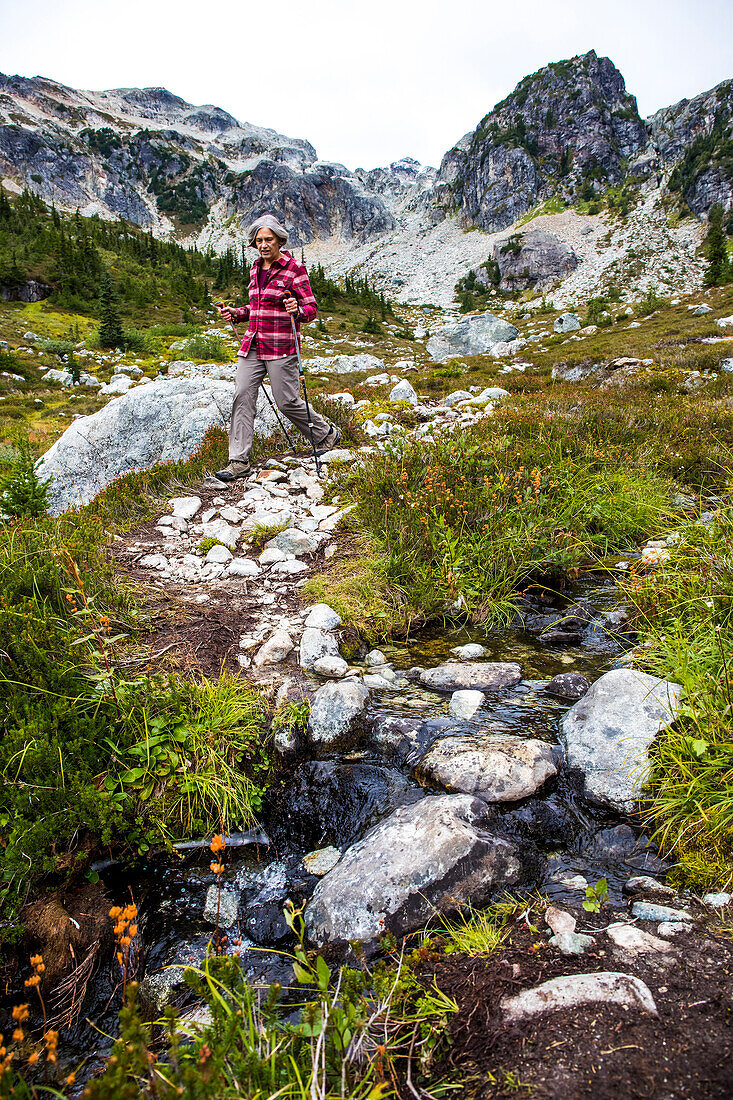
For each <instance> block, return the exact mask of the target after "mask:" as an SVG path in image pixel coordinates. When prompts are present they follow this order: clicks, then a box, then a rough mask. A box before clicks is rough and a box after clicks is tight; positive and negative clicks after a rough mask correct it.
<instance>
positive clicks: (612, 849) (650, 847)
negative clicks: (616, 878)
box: [581, 825, 669, 874]
mask: <svg viewBox="0 0 733 1100" xmlns="http://www.w3.org/2000/svg"><path fill="white" fill-rule="evenodd" d="M581 852H582V854H583V855H585V856H587V857H589V858H590V859H600V860H614V861H617V862H623V863H625V864H627V865H628V866H629V867H631V868H633V869H634V870H635V871H640V872H641V871H643V872H648V873H651V874H659V873H660V872H661V871H664V870H666V869H667V867H668V866H669V864H668V862H667V861H666V860H664V859H662V858H661V857H660V856H659V852H658V849H657V848H656V846H655V845H654V844H652V842H651V841H650V840H649V838H648V837H646V836H644V835H642V836H638V835H637V834H636V833H635V832H634V830H633V829H632V828H631V826H630V825H615V826H612V827H610V828H607V829H600V830H599V831H598V832H597V833H595V834H593V835H592V836H589V837H588V838H586V840H585V841H584V843H583V844H582V845H581Z"/></svg>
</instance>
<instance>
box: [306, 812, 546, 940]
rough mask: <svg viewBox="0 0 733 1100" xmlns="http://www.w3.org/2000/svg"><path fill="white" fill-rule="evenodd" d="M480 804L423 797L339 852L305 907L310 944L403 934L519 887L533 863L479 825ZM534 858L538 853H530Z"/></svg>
mask: <svg viewBox="0 0 733 1100" xmlns="http://www.w3.org/2000/svg"><path fill="white" fill-rule="evenodd" d="M489 817H490V811H489V810H488V807H487V806H486V803H484V802H482V801H481V800H480V799H477V798H472V797H471V796H470V795H465V794H448V795H434V796H429V797H428V798H425V799H423V800H422V802H419V803H417V805H413V806H402V807H400V809H398V810H395V812H394V813H393V814H392V815H391V816H390V817H388V818H387V819H386V820H384V821H382V822H380V824H379V825H377V826H375V827H374V828H373V829H371V830H370V831H369V832H368V833H367V834H366V836H365V837H363V839H362V840H360V841H359V842H358V843H356V844H354V845H353V846H352V847H351V848H349V849H348V851H346V852H344V854H343V855H342V857H341V860H340V861H339V863H337V865H336V866H335V867H334V869H333V871H330V872H329V874H327V875H326V876H325V878H323V879H321V881H320V883H319V884H318V886H317V887H316V889H315V891H314V893H313V897H312V898H311V900H310V902H309V904H308V906H307V909H306V927H307V930H308V936H309V938H310V940H311V941H312V942H313V943H315V944H323V943H327V942H329V941H336V942H345V941H348V940H353V939H356V940H361V941H364V942H371V941H373V940H374V939H375V938H376V937H377V936H379V935H380V934H381V933H382V932H383V931H385V930H389V931H391V932H393V933H394V934H395V935H404V934H405V933H407V932H409V931H412V930H413V929H415V928H419V927H420V926H421V925H423V924H424V923H425V922H426V921H427V920H428V919H429V918H430V917H432V916H434V914H435V913H436V911H437V912H445V911H449V910H450V909H453V908H455V907H456V906H459V905H462V904H464V903H468V902H471V903H472V904H474V905H482V904H485V903H486V902H487V901H488V900H489V899H490V898H491V897H492V896H493V894H495V893H496V892H499V891H503V890H505V889H508V888H510V887H514V886H518V885H519V884H520V883H521V882H522V881H523V880H525V879H526V878H527V877H528V876H529V875H532V874H534V873H535V872H536V866H535V863H534V861H533V859H532V856H531V854H530V853H529V852H525V851H524V850H523V848H522V846H521V845H520V844H518V843H517V842H514V841H511V840H508V839H506V838H505V837H500V836H497V835H495V834H494V833H491V832H489V831H488V830H487V829H485V828H484V826H485V825H486V824H488V819H489ZM535 859H536V853H535Z"/></svg>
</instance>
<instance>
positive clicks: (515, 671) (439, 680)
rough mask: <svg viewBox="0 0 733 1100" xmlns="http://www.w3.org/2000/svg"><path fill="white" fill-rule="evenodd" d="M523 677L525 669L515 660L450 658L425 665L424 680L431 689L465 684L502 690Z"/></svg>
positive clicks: (448, 689) (458, 687) (456, 688)
mask: <svg viewBox="0 0 733 1100" xmlns="http://www.w3.org/2000/svg"><path fill="white" fill-rule="evenodd" d="M521 679H522V669H521V668H520V666H519V665H518V664H516V663H515V662H514V661H501V662H500V661H482V662H480V663H476V664H474V663H469V662H466V663H465V664H458V663H457V662H449V663H447V664H444V665H438V666H437V667H436V668H427V669H423V671H422V672H421V673H420V683H421V684H422V685H423V687H426V688H430V690H431V691H446V692H454V691H461V690H462V689H463V688H470V689H475V690H476V691H502V690H504V689H506V688H510V687H514V685H515V684H518V683H519V681H520V680H521Z"/></svg>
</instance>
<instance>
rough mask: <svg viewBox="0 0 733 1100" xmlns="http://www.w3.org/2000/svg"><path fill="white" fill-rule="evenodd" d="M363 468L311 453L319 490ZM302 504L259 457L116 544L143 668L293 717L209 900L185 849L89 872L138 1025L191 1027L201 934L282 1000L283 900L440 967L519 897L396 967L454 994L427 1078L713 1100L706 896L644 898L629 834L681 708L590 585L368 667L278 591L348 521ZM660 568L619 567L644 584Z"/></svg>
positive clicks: (301, 494)
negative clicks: (255, 699)
mask: <svg viewBox="0 0 733 1100" xmlns="http://www.w3.org/2000/svg"><path fill="white" fill-rule="evenodd" d="M457 395H459V396H457V400H455V401H454V402H451V401H450V397H449V398H448V399H447V400H446V402H445V404H443V405H440V406H434V407H432V408H429V407H428V406H419V407H420V408H423V409H424V413H425V417H424V421H423V425H419V426H418V428H417V430H418V431H421V430H424V424H425V423H430V424H440V425H441V426H447V425H450V424H455V423H459V422H470V420H471V419H473V418H475V417H478V416H483V415H489V414H490V406H487V404H486V401H484V404H483V407H476V406H475V405H474V406H473V407H472V406H470V405H467V404H466V405H462V404H461V401H463V402H467V401H468V400H472V398H471V395H470V394H465V395H464V394H461V391H457ZM451 396H453V395H451ZM497 396H498V395H497ZM454 405H455V406H458V407H455V408H454V407H453V406H454ZM385 423H387V425H388V427H387V429H386V431H387V433H388V434H389V432H390V431H391V425H389V421H386V422H385V421H382V422H381V423H380V425H379V426H377V425H375V428H377V430H378V432H379V431H380V428H381V425H383V424H385ZM381 430H384V429H381ZM380 434H381V432H380ZM374 445H375V446H380V445H384V439H383V438H382V439H380V438H379V435H378V436H377V438H376V439H375V441H374ZM372 449H373V447H372V446H371V445H370V446H368V447H363V448H353V449H341V450H338V451H333V452H331V453H330V454H329V455H327V456H325V460H324V471H325V472H326V473H327V470H328V466H329V464H330V463H331V462H337V463H353V462H358V461H360V458H361V456H362V454H363V453H364V452H366V453H367V454H368V453H369V452H370V451H371V450H372ZM324 495H325V494H324V483H323V481H321V480H319V479H318V478H317V477H316V472H315V468H314V463H313V460H312V459H309V458H300V457H297V456H292V455H285V456H282V457H281V458H278V459H273V460H270V461H268V462H266V463H265V464H263V466H262V468H261V469H259V470H258V471H256V472H255V473H253V475H252V476H251V477H250V478H249V479H247V480H246V481H240V482H235V483H233V484H230V485H224V484H223V483H221V482H218V481H217V480H216V479H215V478H209V479H207V481H205V482H204V483H203V484H202V485H201V486H200V488H198V489H197V490H196V491H195V492H191V491H190V490H189V491H188V494H187V495H180V496H177V497H172V498H171V499H170V500H169V502H168V504H169V507H168V509H167V510H166V511H165V512H163V513H162V514H161V515H159V516H158V517H157V518H156V519H154V520H151V521H149V522H148V523H146V524H144V525H142V526H141V527H139V528H137V529H135V530H133V531H131V532H129V533H128V534H127V535H126V536H125V537H124V538H120V539H118V541H117V542H116V544H115V548H114V554H115V558H116V561H117V563H118V568H119V569H120V571H121V573H124V574H126V575H128V576H130V577H132V578H133V579H134V580H135V581H136V582H138V583H139V582H143V583H144V584H145V585H146V586H147V590H148V592H149V594H150V608H151V610H153V611H154V613H155V615H156V619H157V625H156V627H155V629H154V632H153V633H152V634H151V636H150V637H149V638H148V639H147V640H146V644H147V645H148V646H149V657H148V658H146V660H147V661H148V662H149V667H156V666H157V667H165V662H166V661H168V660H172V661H174V662H175V664H177V665H179V666H181V665H183V666H184V667H187V668H188V669H192V670H198V671H200V672H203V673H204V674H205V675H208V676H212V677H216V676H217V675H219V674H220V673H221V671H222V670H224V669H228V670H230V671H237V670H241V671H242V672H243V673H244V675H245V676H247V677H248V678H251V679H252V680H253V681H254V682H256V683H257V684H258V685H259V687H260V688H261V689H262V690H263V691H264V692H265V693H266V694H267V695H268V697H269V698H270V699H271V700H272V701H273V705H275V706H278V705H281V704H283V703H285V702H293V701H295V702H299V701H302V700H304V699H308V700H309V702H310V714H309V718H308V722H307V727H306V728H305V730H304V731H303V730H302V729H301V730H298V729H297V728H296V727H293V728H290V727H287V726H285V727H281V728H280V729H278V730H277V732H276V733H275V739H274V745H275V750H276V752H277V753H278V755H279V756H280V758H281V761H282V767H283V773H282V780H281V782H280V783H279V784H278V785H277V787H276V788H275V789H273V790H272V791H271V792H270V794H269V795H268V797H267V799H266V804H265V805H264V807H263V812H262V815H261V824H262V827H263V829H264V832H263V831H256V832H254V833H252V834H243V835H242V836H238V837H233V838H232V839H231V847H230V849H229V852H228V856H229V861H228V865H227V871H226V873H225V875H224V876H223V879H222V884H221V893H219V891H218V889H217V885H216V879H215V876H214V875H213V874H212V873H211V872H210V871H209V869H208V863H209V858H208V850H207V849H205V848H204V849H202V850H197V849H193V850H192V851H191V852H188V853H186V855H185V858H184V859H183V860H182V861H181V860H180V859H179V860H171V859H170V858H169V857H164V856H159V857H157V858H156V859H154V860H152V861H150V862H149V863H148V864H147V866H146V867H145V868H144V869H140V868H123V867H119V866H112V867H111V868H105V869H104V870H103V877H104V881H105V885H106V887H107V890H108V891H109V892H110V894H111V895H113V896H118V895H119V896H123V895H124V896H126V895H127V894H128V893H129V892H130V891H131V892H132V894H133V896H135V897H136V898H137V899H139V903H140V905H141V910H142V913H143V919H142V921H141V929H142V944H141V953H140V958H139V976H140V977H141V978H142V979H143V981H142V987H141V994H142V998H143V1003H144V1004H145V1005H146V1006H147V1010H148V1011H149V1012H151V1013H154V1014H160V1013H161V1012H162V1011H163V1009H164V1007H165V1005H166V1004H168V1003H174V1004H178V1005H181V1006H182V1007H183V1010H184V1015H185V1017H186V1019H187V1020H188V1021H189V1022H191V1021H193V1022H194V1023H195V1021H196V1020H197V1019H200V1018H201V1016H200V1009H198V1008H197V1007H196V1004H195V1003H192V1002H191V999H190V991H188V990H187V988H186V986H185V985H184V983H183V981H182V974H183V969H184V967H185V966H186V965H198V964H200V963H201V962H202V960H203V959H204V957H205V954H206V950H207V944H208V943H209V941H210V940H211V937H212V934H213V932H214V929H215V927H219V928H220V929H221V930H222V931H223V934H224V935H225V937H227V938H228V942H229V943H230V944H234V945H235V947H234V949H235V950H236V951H237V953H238V955H239V959H240V965H241V966H242V968H243V970H244V972H245V974H246V975H247V977H248V979H249V980H250V981H252V982H254V983H255V984H267V983H269V982H272V981H280V982H282V983H283V984H284V985H288V984H290V983H291V982H292V980H293V974H292V966H291V962H290V960H289V959H288V957H287V955H283V954H282V952H283V951H285V952H287V951H288V950H289V949H290V945H291V944H292V934H291V932H290V930H289V928H288V926H287V924H286V922H285V920H284V917H283V906H284V903H285V901H286V900H287V899H288V898H289V899H291V900H292V901H293V902H294V903H295V904H296V905H303V906H304V907H305V921H306V928H307V933H308V939H309V942H310V944H311V945H312V946H314V947H318V948H319V949H320V950H321V951H322V952H324V953H325V955H326V957H327V958H328V959H333V960H334V961H338V960H339V959H343V958H344V957H345V954H344V952H346V956H348V954H349V951H348V947H347V946H346V945H347V944H348V943H349V942H351V943H352V944H353V943H354V942H355V941H361V943H362V944H363V945H364V949H365V950H366V952H367V957H373V955H374V952H375V951H377V950H378V948H377V943H378V940H379V937H380V936H381V934H382V933H383V932H385V931H390V932H392V933H394V934H395V935H396V936H397V937H398V938H399V937H403V936H407V937H408V941H409V939H410V938H412V937H414V935H415V933H416V932H417V931H418V930H419V929H421V928H424V927H425V926H426V925H427V924H429V923H430V922H431V921H432V923H433V927H434V928H435V929H436V932H437V935H438V940H437V941H436V943H437V944H438V946H439V944H440V936H441V930H442V928H444V927H447V926H446V925H445V924H444V922H445V920H446V919H448V918H447V916H441V914H446V915H447V914H450V912H451V911H452V910H454V909H455V908H456V906H459V907H466V906H468V907H469V910H470V911H473V910H474V909H475V908H476V907H480V906H482V905H485V904H488V903H489V902H491V901H492V900H493V899H496V898H498V897H501V896H503V895H505V894H506V893H509V894H511V895H513V896H515V897H518V896H525V897H526V898H527V901H526V906H525V908H524V910H523V912H520V911H519V910H517V911H516V912H515V914H514V917H513V919H512V922H511V924H510V928H509V931H508V932H507V936H506V941H505V944H504V947H503V948H502V950H500V951H497V952H495V953H493V954H486V953H484V954H479V955H478V956H476V957H470V956H466V955H451V954H447V955H446V954H444V953H443V952H441V951H440V950H436V949H435V946H433V947H430V946H429V947H426V949H425V951H424V959H423V962H422V963H421V964H420V966H419V967H418V975H419V976H420V977H421V979H424V980H425V981H426V983H427V985H430V984H431V982H432V981H433V980H434V981H435V982H436V983H437V985H438V987H439V988H440V989H441V990H442V991H443V992H444V993H446V994H447V996H449V997H452V998H454V1000H455V1004H456V1011H455V1013H454V1014H452V1015H451V1016H450V1017H449V1019H448V1021H447V1027H448V1032H449V1035H450V1043H451V1045H450V1047H449V1049H448V1050H447V1051H446V1052H445V1054H444V1065H443V1066H442V1070H443V1071H444V1072H445V1073H448V1072H450V1073H451V1074H452V1075H453V1079H454V1080H456V1079H457V1080H459V1081H461V1088H462V1089H464V1088H465V1090H466V1094H467V1095H472V1096H474V1095H475V1096H487V1097H489V1096H497V1097H498V1096H505V1095H512V1094H514V1093H517V1092H519V1093H526V1094H528V1095H529V1094H531V1095H535V1096H540V1097H559V1096H561V1095H563V1096H591V1095H593V1096H594V1097H599V1096H600V1097H619V1096H630V1097H660V1098H661V1097H680V1098H682V1097H718V1096H720V1097H722V1096H727V1095H729V1094H730V1089H731V1085H732V1080H731V1077H730V1054H731V1051H732V1049H733V1041H732V1036H731V1030H730V1021H731V1000H730V998H731V966H732V964H733V949H731V946H730V941H729V939H728V938H727V936H726V928H727V923H726V917H725V914H726V912H730V910H729V909H727V907H728V906H729V905H730V903H731V897H730V895H728V894H726V893H719V894H717V895H708V896H706V897H705V898H696V897H692V896H690V894H689V893H688V892H685V891H682V892H679V891H677V890H675V889H674V888H673V887H670V886H667V885H666V884H665V877H666V873H667V871H668V869H669V866H670V865H669V864H668V863H667V862H666V861H665V860H664V859H662V858H660V856H659V854H658V853H657V851H656V849H655V847H654V846H653V845H652V844H651V843H650V842H649V840H648V838H647V837H645V836H644V835H643V834H641V833H640V831H639V829H638V827H637V826H636V825H634V824H633V818H630V817H629V816H627V815H629V814H631V813H632V812H633V809H634V807H635V805H636V802H637V799H638V797H639V794H640V790H641V781H642V778H643V772H644V765H645V762H646V760H647V753H648V750H649V747H650V745H651V743H652V741H653V740H654V737H655V736H656V734H657V732H658V730H659V729H660V728H663V727H664V726H665V725H666V724H667V723H669V722H671V721H673V720H674V716H675V713H676V708H677V706H678V702H679V691H678V689H677V685H674V684H671V683H667V682H665V681H661V680H658V679H656V678H655V677H651V676H646V675H645V674H643V673H640V672H637V671H634V670H633V669H632V668H629V667H628V664H629V662H628V660H627V658H626V656H625V653H626V651H627V650H628V649H629V647H630V646H631V644H632V641H633V638H632V637H631V636H626V635H625V634H624V623H625V620H626V615H625V612H624V610H623V608H619V607H618V598H617V595H616V590H615V588H614V586H613V584H612V583H611V582H610V581H608V580H607V579H606V580H602V579H601V578H599V577H592V578H589V579H588V580H587V581H585V582H582V583H580V582H579V583H578V584H577V585H576V587H575V588H574V590H572V591H571V592H570V593H569V594H566V596H564V597H563V598H558V599H555V600H550V599H549V598H548V597H544V598H541V599H540V598H538V599H532V598H529V599H528V600H527V601H526V604H525V606H524V608H523V611H522V616H521V621H520V622H518V623H517V624H515V625H514V626H513V627H511V628H509V629H505V630H486V629H475V628H470V627H460V626H458V627H456V626H454V627H443V628H438V629H428V630H424V631H422V632H421V633H418V634H417V635H416V636H415V637H414V638H412V639H410V638H408V639H405V640H403V641H393V642H390V643H389V644H385V645H383V647H382V649H381V650H371V651H367V649H366V647H365V646H363V645H362V646H361V647H358V646H355V645H354V644H353V642H354V638H353V636H352V632H345V631H344V629H343V624H342V622H341V619H340V617H339V615H338V614H337V613H336V612H335V611H333V610H332V609H331V608H330V607H329V606H327V605H326V604H323V603H321V604H315V605H314V604H313V603H309V602H308V601H306V600H304V599H303V596H302V591H301V590H302V588H303V587H304V585H305V583H306V581H307V579H308V578H309V577H310V576H313V575H314V574H316V573H317V572H318V571H319V570H320V569H322V568H323V566H324V564H325V563H326V562H327V561H328V560H329V559H331V558H333V557H334V556H335V555H338V554H340V553H342V550H341V549H340V545H339V544H340V541H341V533H340V530H339V524H340V521H341V519H342V517H344V515H345V514H348V505H347V506H344V505H343V502H342V501H340V500H338V499H334V500H333V501H332V503H330V504H324V503H323V500H324ZM253 534H254V535H256V536H257V544H258V548H256V547H255V546H254V545H252V543H251V542H250V538H251V536H252V535H253ZM266 536H269V537H266ZM203 540H208V541H207V542H204V541H203ZM665 553H666V551H665V549H664V546H663V544H661V543H659V544H654V543H652V544H649V545H648V546H647V547H645V548H640V556H643V558H644V560H645V561H646V562H647V563H648V564H650V565H653V564H654V562H655V561H659V560H660V559H662V558H663V557H664V554H665ZM344 642H348V643H350V644H348V645H347V646H346V647H345V648H346V652H347V653H348V654H349V659H348V660H347V659H345V657H344V656H342V653H341V646H342V645H343V644H344ZM632 826H633V827H632ZM202 853H203V854H202ZM604 883H605V886H604ZM589 897H590V899H591V903H592V904H591V906H590V909H586V908H585V907H584V906H583V905H582V903H583V902H584V901H587V900H588V898H589ZM596 902H597V904H595V903H596ZM594 907H595V908H596V909H597V910H599V911H596V912H594V911H592V910H593V908H594ZM520 909H521V906H520ZM497 1066H499V1067H501V1072H500V1073H499V1075H498V1076H497V1072H496V1067H497ZM490 1067H493V1069H492V1068H490ZM456 1074H457V1075H458V1077H457V1078H456V1076H455V1075H456Z"/></svg>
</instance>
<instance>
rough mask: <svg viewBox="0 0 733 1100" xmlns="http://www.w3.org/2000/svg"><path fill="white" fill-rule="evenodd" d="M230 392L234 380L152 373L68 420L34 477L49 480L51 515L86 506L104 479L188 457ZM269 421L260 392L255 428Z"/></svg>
mask: <svg viewBox="0 0 733 1100" xmlns="http://www.w3.org/2000/svg"><path fill="white" fill-rule="evenodd" d="M233 398H234V383H233V382H226V381H220V380H215V379H211V378H207V377H199V378H173V379H166V378H159V379H156V380H155V381H154V382H148V383H147V384H145V385H142V386H136V387H135V388H134V389H132V390H130V391H129V393H125V394H123V395H122V396H121V397H118V398H116V399H115V400H113V401H110V402H109V404H108V405H105V407H104V408H103V409H100V410H99V412H96V413H93V414H92V415H91V416H82V417H80V418H79V419H78V420H75V421H74V423H73V424H71V425H70V426H69V427H68V428H67V429H66V431H65V432H64V434H63V435H62V436H61V438H60V439H58V440H57V441H56V443H54V445H53V446H52V447H51V448H50V449H49V450H48V451H46V453H45V455H43V457H42V458H41V460H40V462H39V464H38V475H39V477H42V478H48V477H50V478H51V491H50V495H49V500H50V510H51V512H52V514H53V515H58V514H59V513H60V512H64V511H66V509H67V508H72V507H74V506H75V505H76V506H78V505H82V504H87V503H88V502H89V501H90V500H91V499H92V498H93V497H95V496H96V495H97V493H99V492H101V491H102V489H104V488H106V487H107V485H109V484H110V482H112V481H114V480H115V479H116V478H118V477H122V476H124V475H125V474H129V473H132V471H134V470H147V469H150V467H151V466H154V465H155V464H156V463H158V462H178V461H180V460H182V459H187V458H189V457H190V456H191V455H192V454H193V453H194V452H195V451H196V449H197V448H198V447H199V446H200V444H201V441H202V439H203V437H204V434H205V432H206V431H207V429H208V428H210V427H211V426H212V425H218V426H220V427H226V425H227V424H228V422H229V417H230V414H231V411H232V401H233ZM275 427H276V421H275V418H274V415H273V412H272V409H271V408H270V406H269V405H268V403H267V401H266V399H265V396H264V395H263V393H262V390H260V393H259V396H258V400H257V416H256V418H255V432H256V433H257V434H258V435H265V436H267V435H270V434H271V433H272V432H273V431H274V429H275Z"/></svg>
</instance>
